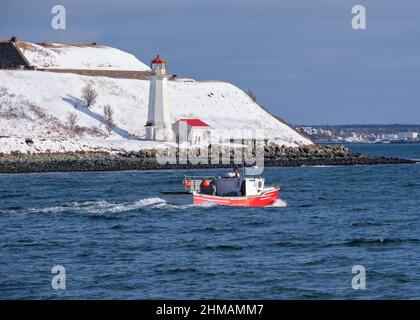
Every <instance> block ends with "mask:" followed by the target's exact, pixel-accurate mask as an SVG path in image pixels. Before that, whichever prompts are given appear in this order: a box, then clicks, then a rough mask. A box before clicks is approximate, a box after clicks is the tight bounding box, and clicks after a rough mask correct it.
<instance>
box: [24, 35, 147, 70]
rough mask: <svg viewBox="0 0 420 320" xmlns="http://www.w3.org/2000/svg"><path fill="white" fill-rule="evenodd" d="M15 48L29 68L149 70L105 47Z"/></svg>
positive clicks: (32, 45) (131, 57) (26, 45)
mask: <svg viewBox="0 0 420 320" xmlns="http://www.w3.org/2000/svg"><path fill="white" fill-rule="evenodd" d="M17 47H18V48H19V50H20V51H21V52H22V54H23V55H24V56H25V58H26V59H27V60H28V62H29V64H30V65H32V66H36V67H37V68H40V69H84V70H124V71H149V70H150V68H149V67H148V66H147V65H145V64H144V63H143V62H141V61H140V60H138V59H137V58H136V57H135V56H134V55H132V54H130V53H127V52H125V51H121V50H118V49H115V48H111V47H106V46H100V45H71V44H62V43H48V44H35V43H30V42H24V41H19V42H18V43H17Z"/></svg>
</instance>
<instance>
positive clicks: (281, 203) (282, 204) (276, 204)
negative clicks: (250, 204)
mask: <svg viewBox="0 0 420 320" xmlns="http://www.w3.org/2000/svg"><path fill="white" fill-rule="evenodd" d="M268 207H278V208H284V207H287V202H286V201H285V200H281V199H277V200H276V201H274V203H273V204H272V205H269V206H268Z"/></svg>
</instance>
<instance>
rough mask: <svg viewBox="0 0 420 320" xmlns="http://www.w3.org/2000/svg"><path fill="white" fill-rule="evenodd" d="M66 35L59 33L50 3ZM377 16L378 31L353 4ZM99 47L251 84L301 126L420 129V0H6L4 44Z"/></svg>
mask: <svg viewBox="0 0 420 320" xmlns="http://www.w3.org/2000/svg"><path fill="white" fill-rule="evenodd" d="M55 4H62V5H64V6H65V7H66V10H67V29H66V30H64V31H63V30H53V29H52V28H51V18H52V14H51V13H50V12H51V8H52V6H53V5H55ZM356 4H362V5H365V7H366V9H367V30H362V31H354V30H353V29H352V28H351V19H352V14H351V9H352V7H353V6H354V5H356ZM12 35H16V36H18V37H19V38H22V39H25V40H28V41H34V42H43V41H65V42H82V43H83V42H87V43H88V42H97V43H101V44H107V45H110V46H115V47H118V48H120V49H123V50H127V51H129V52H131V53H133V54H135V55H136V56H137V57H138V58H139V59H140V60H142V61H143V62H146V63H148V62H149V61H150V60H151V59H152V58H153V56H154V55H155V54H156V53H160V54H161V55H162V56H163V57H164V58H166V59H167V60H168V69H169V71H170V72H171V73H173V74H178V75H182V76H186V77H193V78H196V79H219V80H226V81H230V82H232V83H234V84H235V85H237V86H239V87H241V88H242V89H244V90H246V89H252V90H253V91H254V92H255V93H256V95H257V98H258V100H259V102H260V103H261V104H262V105H263V106H265V107H266V108H268V109H269V110H270V111H272V112H273V113H276V114H278V115H280V116H282V117H283V118H285V119H286V120H288V121H290V122H292V123H295V124H326V123H328V124H349V123H420V1H418V0H401V1H395V0H354V1H353V0H281V1H279V0H277V1H275V0H258V1H257V0H225V1H222V0H211V1H210V0H136V1H128V0H118V1H100V0H93V1H88V0H84V1H81V0H61V1H58V0H55V1H50V0H37V1H30V0H26V1H23V0H1V2H0V38H10V37H11V36H12Z"/></svg>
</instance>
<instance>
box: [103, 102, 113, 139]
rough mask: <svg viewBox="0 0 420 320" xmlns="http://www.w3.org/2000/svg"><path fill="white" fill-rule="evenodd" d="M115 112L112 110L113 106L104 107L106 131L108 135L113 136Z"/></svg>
mask: <svg viewBox="0 0 420 320" xmlns="http://www.w3.org/2000/svg"><path fill="white" fill-rule="evenodd" d="M113 116H114V111H113V110H112V108H111V106H110V105H109V104H107V105H106V106H104V118H105V126H106V130H107V131H108V135H110V134H111V131H112V130H113V129H114V127H115V124H114V119H113Z"/></svg>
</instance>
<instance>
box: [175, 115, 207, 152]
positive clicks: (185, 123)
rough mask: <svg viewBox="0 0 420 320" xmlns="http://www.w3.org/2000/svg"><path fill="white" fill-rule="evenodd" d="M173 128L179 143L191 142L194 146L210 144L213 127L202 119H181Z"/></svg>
mask: <svg viewBox="0 0 420 320" xmlns="http://www.w3.org/2000/svg"><path fill="white" fill-rule="evenodd" d="M172 127H173V130H174V133H175V137H176V141H177V142H179V143H182V142H189V143H191V144H194V145H208V144H209V143H210V136H211V127H210V126H209V125H208V124H207V123H205V122H204V121H202V120H200V119H197V118H193V119H179V120H178V121H176V122H175V123H174V124H173V126H172Z"/></svg>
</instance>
